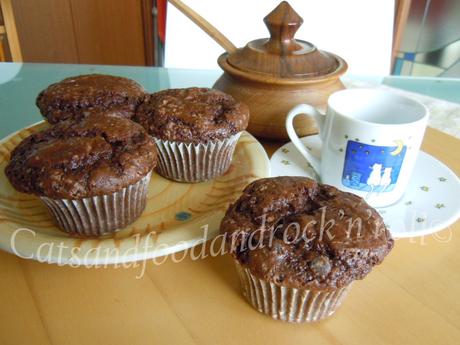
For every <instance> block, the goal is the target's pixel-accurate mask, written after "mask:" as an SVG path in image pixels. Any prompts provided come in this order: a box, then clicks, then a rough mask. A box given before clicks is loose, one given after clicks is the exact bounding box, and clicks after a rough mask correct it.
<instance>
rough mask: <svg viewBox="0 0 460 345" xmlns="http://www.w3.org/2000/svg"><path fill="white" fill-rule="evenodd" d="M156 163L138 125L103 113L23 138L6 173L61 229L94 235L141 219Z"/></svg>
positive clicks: (151, 146) (152, 146)
mask: <svg viewBox="0 0 460 345" xmlns="http://www.w3.org/2000/svg"><path fill="white" fill-rule="evenodd" d="M156 160H157V155H156V150H155V143H154V141H153V139H152V138H151V137H150V136H149V135H148V134H147V133H146V132H145V130H144V129H143V128H142V127H141V126H140V125H138V124H136V123H134V122H132V121H130V120H128V119H125V118H123V117H120V116H118V115H114V114H103V113H101V114H93V116H90V117H87V118H84V119H82V120H81V121H80V122H74V121H63V122H60V123H58V124H56V125H54V126H51V127H50V128H47V129H45V130H43V131H41V132H37V133H34V134H32V135H31V136H29V137H27V138H26V139H24V140H23V141H22V142H21V143H20V144H19V145H18V146H17V147H16V148H15V149H14V150H13V152H12V154H11V159H10V162H9V163H8V165H7V167H6V168H5V173H6V176H7V177H8V179H9V181H10V182H11V184H12V185H13V187H15V188H16V189H17V190H18V191H20V192H23V193H29V194H35V195H37V196H38V197H39V198H40V199H41V200H42V201H43V202H44V203H45V205H46V206H47V208H48V209H49V211H50V213H51V215H52V216H53V217H54V219H55V221H56V223H57V225H58V226H59V227H60V228H61V229H63V230H64V231H66V232H69V233H75V234H78V235H88V236H98V235H102V234H106V233H110V232H114V231H116V230H118V229H120V228H123V227H125V226H127V225H128V224H130V223H132V222H133V221H135V220H136V219H137V218H138V217H139V216H140V215H141V213H142V211H143V210H144V208H145V204H146V196H147V190H148V185H149V181H150V176H151V172H152V169H153V168H154V167H155V165H156Z"/></svg>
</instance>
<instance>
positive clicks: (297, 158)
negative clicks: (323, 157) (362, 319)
mask: <svg viewBox="0 0 460 345" xmlns="http://www.w3.org/2000/svg"><path fill="white" fill-rule="evenodd" d="M301 140H302V142H303V143H304V144H305V146H306V147H307V148H308V149H309V150H310V151H311V152H312V154H313V155H315V156H317V157H319V155H320V149H321V141H320V139H319V137H318V136H317V135H313V136H309V137H305V138H302V139H301ZM270 164H271V176H306V177H310V178H315V176H316V174H315V172H314V171H313V169H312V168H311V167H310V166H309V164H308V163H307V161H306V160H305V159H304V158H303V156H301V154H300V153H299V152H298V151H297V149H296V148H295V147H294V144H292V143H291V142H290V143H287V144H286V145H284V146H282V147H280V148H279V149H278V150H277V151H276V152H275V153H274V154H273V156H272V158H271V160H270ZM315 179H316V178H315ZM459 196H460V180H459V179H458V177H457V176H456V175H455V173H454V172H452V171H451V170H450V169H449V168H448V167H447V166H445V165H444V164H443V163H441V162H440V161H438V160H437V159H436V158H434V157H432V156H430V155H429V154H427V153H425V152H420V153H419V155H418V158H417V163H416V164H415V170H414V175H413V176H412V179H411V181H410V183H409V186H408V188H407V191H406V193H405V195H404V197H403V198H402V199H401V200H400V201H399V202H397V203H396V204H393V205H391V206H388V207H384V208H378V209H377V210H378V211H379V212H380V214H381V215H382V217H383V219H384V220H385V224H387V226H388V228H389V229H390V232H391V234H392V235H393V236H394V237H415V236H423V235H429V234H432V233H434V232H437V231H440V230H443V229H445V228H447V227H448V226H449V225H451V224H452V223H454V222H455V221H456V220H458V218H459V217H460V202H459Z"/></svg>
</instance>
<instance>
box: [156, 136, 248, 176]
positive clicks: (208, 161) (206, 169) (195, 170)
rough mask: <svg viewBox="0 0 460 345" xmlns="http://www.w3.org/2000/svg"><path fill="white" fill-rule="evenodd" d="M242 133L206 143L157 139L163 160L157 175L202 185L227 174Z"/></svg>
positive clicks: (161, 159) (159, 160) (159, 163)
mask: <svg viewBox="0 0 460 345" xmlns="http://www.w3.org/2000/svg"><path fill="white" fill-rule="evenodd" d="M240 135H241V132H240V133H237V134H235V135H232V136H231V137H229V138H227V139H223V140H216V141H210V142H208V143H206V144H203V143H199V144H193V143H183V142H178V141H169V140H161V139H158V138H154V139H155V143H156V145H157V149H158V153H159V159H158V166H157V172H158V173H159V174H160V175H162V176H163V177H165V178H167V179H170V180H174V181H178V182H186V183H193V182H202V181H207V180H212V179H213V178H215V177H217V176H220V175H223V174H224V173H225V172H226V171H227V170H228V168H229V167H230V164H231V162H232V157H233V152H234V151H235V147H236V144H237V142H238V139H239V138H240Z"/></svg>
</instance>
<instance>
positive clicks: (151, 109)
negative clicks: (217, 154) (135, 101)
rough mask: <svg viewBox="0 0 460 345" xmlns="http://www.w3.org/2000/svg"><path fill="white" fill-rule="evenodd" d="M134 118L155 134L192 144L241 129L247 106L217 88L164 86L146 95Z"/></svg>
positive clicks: (220, 137)
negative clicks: (168, 87) (161, 89)
mask: <svg viewBox="0 0 460 345" xmlns="http://www.w3.org/2000/svg"><path fill="white" fill-rule="evenodd" d="M134 121H136V122H138V123H140V124H141V125H142V126H143V127H144V128H145V129H146V130H147V131H148V132H149V133H150V134H151V135H152V136H154V137H156V138H159V139H162V140H170V141H179V142H185V143H195V144H196V143H206V142H208V141H215V140H220V139H225V138H228V137H230V136H232V135H234V134H236V133H238V132H241V131H243V130H244V129H246V127H247V125H248V121H249V110H248V107H247V106H246V105H245V104H243V103H241V102H237V101H236V100H235V99H234V98H233V97H232V96H230V95H227V94H225V93H223V92H221V91H218V90H212V89H208V88H197V87H192V88H187V89H168V90H164V91H160V92H157V93H154V94H152V95H150V96H149V97H147V98H146V99H145V101H144V102H143V103H142V104H141V105H140V106H139V108H138V110H137V112H136V115H135V116H134Z"/></svg>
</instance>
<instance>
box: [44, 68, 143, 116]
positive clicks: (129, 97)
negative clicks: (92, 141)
mask: <svg viewBox="0 0 460 345" xmlns="http://www.w3.org/2000/svg"><path fill="white" fill-rule="evenodd" d="M144 96H145V92H144V89H143V87H142V86H141V85H139V84H138V83H136V82H135V81H134V80H131V79H127V78H123V77H116V76H112V75H103V74H88V75H80V76H75V77H70V78H66V79H64V80H62V81H60V82H58V83H55V84H52V85H50V86H48V87H47V88H46V89H45V90H43V91H41V92H40V94H39V95H38V97H37V101H36V104H37V107H38V108H39V109H40V112H41V113H42V115H43V116H44V117H45V118H46V119H47V120H48V122H49V123H52V124H54V123H57V122H59V121H64V120H68V119H73V120H79V119H81V118H83V117H86V116H88V115H91V114H94V113H100V112H104V111H110V112H112V113H117V114H118V115H120V116H123V117H126V118H131V117H132V116H133V115H134V112H135V110H136V108H137V106H138V105H139V104H140V102H141V101H142V99H143V97H144Z"/></svg>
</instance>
